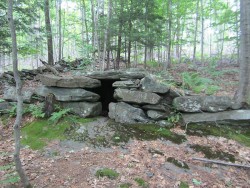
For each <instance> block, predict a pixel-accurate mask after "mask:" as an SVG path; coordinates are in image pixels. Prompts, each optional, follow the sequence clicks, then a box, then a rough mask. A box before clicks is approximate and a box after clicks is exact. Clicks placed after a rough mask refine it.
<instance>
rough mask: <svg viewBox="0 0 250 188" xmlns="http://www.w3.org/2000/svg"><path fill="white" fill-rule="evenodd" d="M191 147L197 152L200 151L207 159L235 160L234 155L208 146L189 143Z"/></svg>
mask: <svg viewBox="0 0 250 188" xmlns="http://www.w3.org/2000/svg"><path fill="white" fill-rule="evenodd" d="M190 147H191V148H193V149H194V150H195V151H197V152H202V153H203V154H204V155H205V157H206V158H208V159H221V160H225V161H230V162H233V163H234V162H235V157H234V155H232V154H230V153H226V152H222V151H213V150H212V149H211V148H210V147H208V146H201V145H198V144H196V145H191V146H190Z"/></svg>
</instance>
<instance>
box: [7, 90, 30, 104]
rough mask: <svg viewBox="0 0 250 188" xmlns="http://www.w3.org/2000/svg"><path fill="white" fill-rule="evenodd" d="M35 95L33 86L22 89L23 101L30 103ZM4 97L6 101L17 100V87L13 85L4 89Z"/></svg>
mask: <svg viewBox="0 0 250 188" xmlns="http://www.w3.org/2000/svg"><path fill="white" fill-rule="evenodd" d="M33 95H34V89H33V88H23V89H22V96H23V102H25V103H30V102H31V99H32V96H33ZM3 99H4V100H6V101H17V95H16V88H15V87H12V86H8V87H6V88H5V89H4V94H3Z"/></svg>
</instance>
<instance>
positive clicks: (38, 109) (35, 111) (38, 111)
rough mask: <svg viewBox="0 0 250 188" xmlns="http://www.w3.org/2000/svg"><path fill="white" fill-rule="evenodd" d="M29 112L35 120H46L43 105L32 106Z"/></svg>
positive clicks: (29, 107) (28, 109)
mask: <svg viewBox="0 0 250 188" xmlns="http://www.w3.org/2000/svg"><path fill="white" fill-rule="evenodd" d="M27 112H28V113H31V115H32V116H33V117H35V118H44V115H45V113H43V103H38V104H30V105H29V106H28V108H27Z"/></svg>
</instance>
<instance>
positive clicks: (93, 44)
mask: <svg viewBox="0 0 250 188" xmlns="http://www.w3.org/2000/svg"><path fill="white" fill-rule="evenodd" d="M90 2H91V18H92V37H91V38H92V46H93V48H94V46H95V10H94V8H95V5H94V0H90Z"/></svg>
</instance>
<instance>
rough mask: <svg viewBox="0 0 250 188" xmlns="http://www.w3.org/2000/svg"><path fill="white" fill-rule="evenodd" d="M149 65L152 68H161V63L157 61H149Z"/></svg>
mask: <svg viewBox="0 0 250 188" xmlns="http://www.w3.org/2000/svg"><path fill="white" fill-rule="evenodd" d="M147 65H149V66H150V67H154V68H155V67H159V63H158V62H157V61H147Z"/></svg>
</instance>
